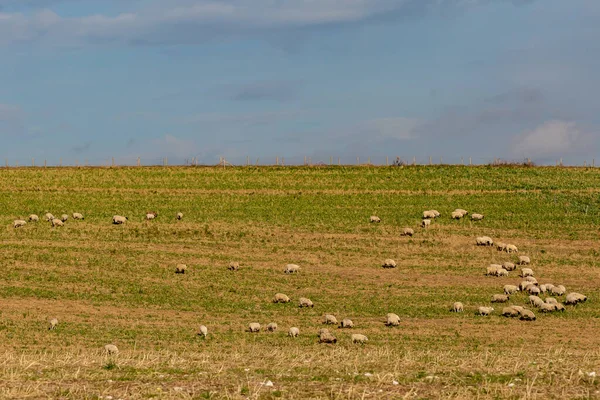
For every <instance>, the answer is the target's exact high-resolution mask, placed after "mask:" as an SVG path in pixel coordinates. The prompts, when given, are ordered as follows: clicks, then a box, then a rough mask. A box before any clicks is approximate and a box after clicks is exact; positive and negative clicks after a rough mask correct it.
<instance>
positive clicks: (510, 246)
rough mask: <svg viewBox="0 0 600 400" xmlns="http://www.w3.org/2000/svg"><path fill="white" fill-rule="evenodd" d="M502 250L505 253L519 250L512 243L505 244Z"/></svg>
mask: <svg viewBox="0 0 600 400" xmlns="http://www.w3.org/2000/svg"><path fill="white" fill-rule="evenodd" d="M504 250H505V251H506V252H507V253H518V252H519V249H518V248H517V246H515V245H514V244H507V245H506V247H505V248H504Z"/></svg>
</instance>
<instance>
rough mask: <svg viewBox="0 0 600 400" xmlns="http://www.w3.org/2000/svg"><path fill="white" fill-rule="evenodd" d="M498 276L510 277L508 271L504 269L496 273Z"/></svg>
mask: <svg viewBox="0 0 600 400" xmlns="http://www.w3.org/2000/svg"><path fill="white" fill-rule="evenodd" d="M496 276H508V271H507V270H505V269H504V268H500V269H499V270H498V271H496Z"/></svg>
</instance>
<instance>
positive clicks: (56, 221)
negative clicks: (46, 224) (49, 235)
mask: <svg viewBox="0 0 600 400" xmlns="http://www.w3.org/2000/svg"><path fill="white" fill-rule="evenodd" d="M64 225H65V223H64V222H62V221H61V220H60V219H58V218H54V219H53V220H52V227H57V226H64Z"/></svg>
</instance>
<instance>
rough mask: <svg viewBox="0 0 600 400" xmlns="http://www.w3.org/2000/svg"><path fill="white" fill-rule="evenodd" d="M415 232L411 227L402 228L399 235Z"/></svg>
mask: <svg viewBox="0 0 600 400" xmlns="http://www.w3.org/2000/svg"><path fill="white" fill-rule="evenodd" d="M414 234H415V231H414V229H412V228H404V229H402V233H401V234H400V235H401V236H412V235H414Z"/></svg>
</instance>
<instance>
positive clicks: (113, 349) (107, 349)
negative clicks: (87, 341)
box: [104, 344, 119, 356]
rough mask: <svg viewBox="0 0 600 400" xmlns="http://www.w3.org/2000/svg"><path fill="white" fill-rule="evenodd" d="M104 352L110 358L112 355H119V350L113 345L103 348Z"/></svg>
mask: <svg viewBox="0 0 600 400" xmlns="http://www.w3.org/2000/svg"><path fill="white" fill-rule="evenodd" d="M104 352H105V353H106V354H108V355H109V356H110V355H113V354H119V349H118V348H117V346H115V345H114V344H107V345H106V346H104Z"/></svg>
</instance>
